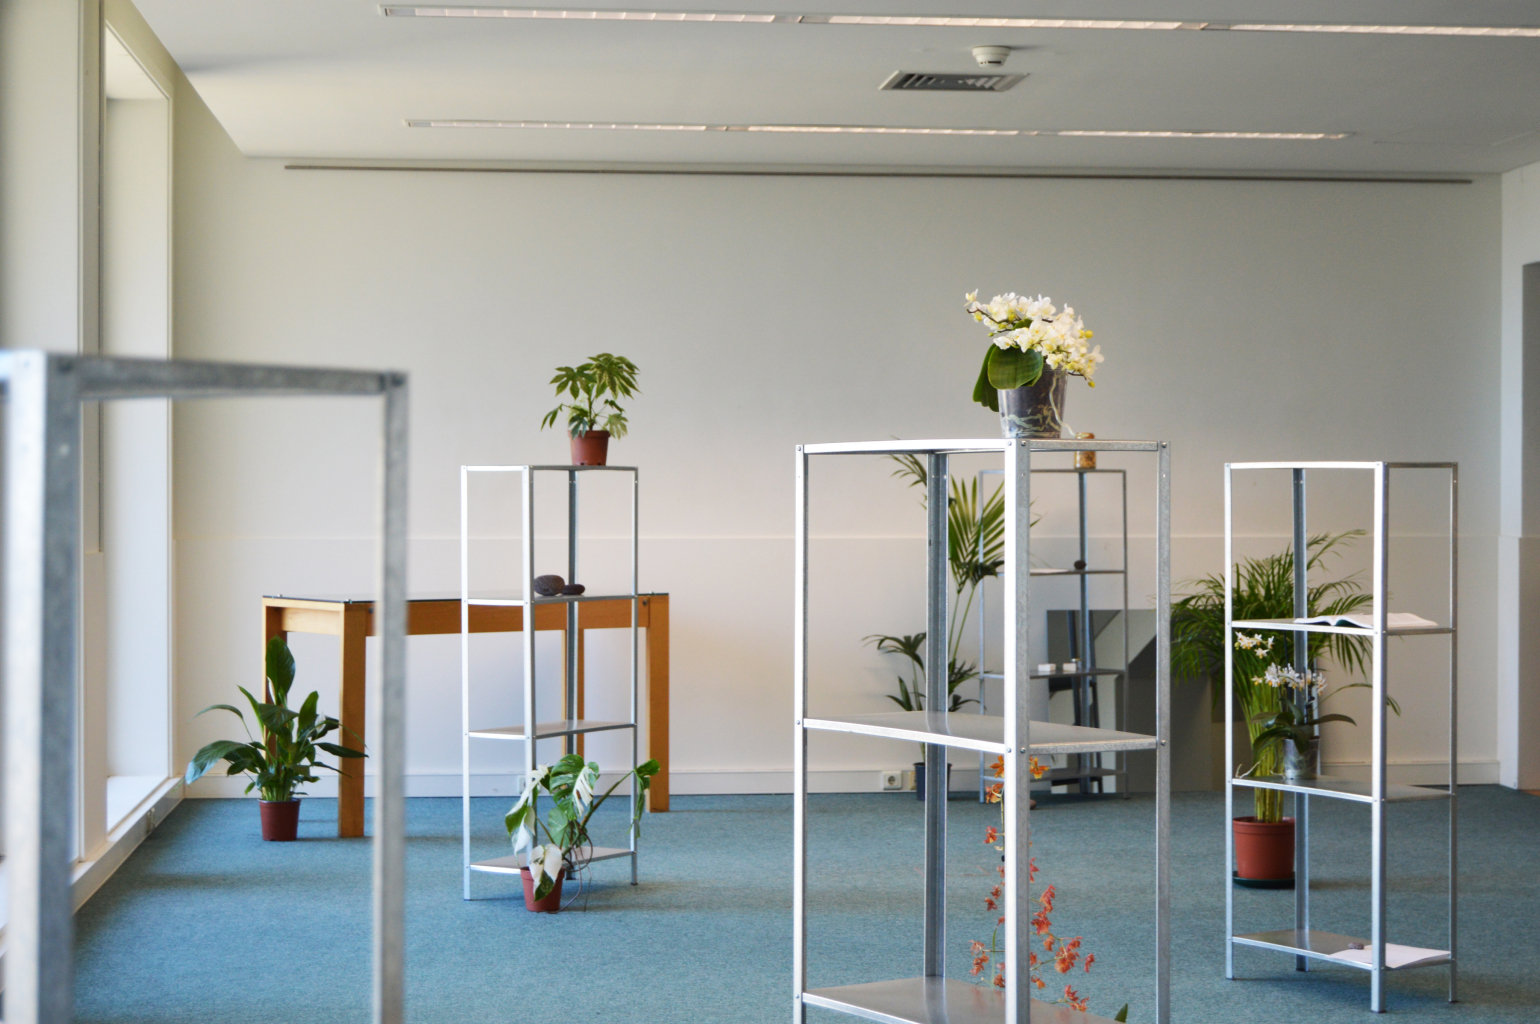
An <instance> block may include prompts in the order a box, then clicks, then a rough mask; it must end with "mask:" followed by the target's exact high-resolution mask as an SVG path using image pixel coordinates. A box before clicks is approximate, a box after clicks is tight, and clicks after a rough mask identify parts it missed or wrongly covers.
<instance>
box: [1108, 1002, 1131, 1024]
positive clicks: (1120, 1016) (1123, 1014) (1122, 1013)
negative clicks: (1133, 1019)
mask: <svg viewBox="0 0 1540 1024" xmlns="http://www.w3.org/2000/svg"><path fill="white" fill-rule="evenodd" d="M1112 1019H1113V1020H1117V1021H1125V1022H1126V1021H1127V1020H1128V1004H1127V1003H1124V1004H1123V1008H1122V1009H1121V1010H1119V1011H1118V1012H1117V1015H1116V1016H1115V1017H1113V1018H1112Z"/></svg>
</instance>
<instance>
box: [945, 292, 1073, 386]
mask: <svg viewBox="0 0 1540 1024" xmlns="http://www.w3.org/2000/svg"><path fill="white" fill-rule="evenodd" d="M964 298H965V299H966V300H967V303H968V304H967V306H966V311H967V312H968V313H969V314H970V315H971V316H972V317H973V319H974V320H976V321H978V322H980V323H983V322H984V321H985V320H988V321H989V327H990V340H991V341H993V342H994V343H995V344H996V345H997V346H999V347H1000V348H1002V349H1005V348H1018V349H1021V350H1022V351H1023V352H1034V351H1035V352H1037V353H1039V354H1040V355H1042V357H1043V363H1044V365H1045V366H1047V367H1048V368H1049V369H1053V370H1064V371H1066V372H1068V373H1072V374H1076V375H1078V376H1081V377H1084V378H1086V381H1087V382H1088V383H1090V384H1091V386H1092V387H1095V382H1094V381H1092V380H1091V376H1092V375H1093V374H1094V373H1095V372H1096V367H1097V366H1098V365H1099V364H1100V363H1102V362H1103V359H1104V357H1103V356H1102V353H1101V346H1100V345H1098V346H1096V348H1094V349H1090V348H1088V347H1087V345H1086V342H1088V341H1089V340H1090V338H1091V332H1090V331H1088V330H1086V329H1085V322H1084V321H1083V320H1081V319H1080V317H1078V316H1076V315H1075V309H1074V307H1073V306H1065V307H1064V311H1063V312H1062V313H1061V312H1059V311H1058V309H1057V308H1056V307H1055V306H1054V304H1053V300H1052V299H1050V298H1048V297H1047V296H1045V295H1039V296H1038V297H1037V298H1035V299H1030V298H1027V297H1026V296H1024V295H1017V294H1016V293H1015V292H1006V293H1005V294H1003V295H996V296H995V297H994V298H992V299H990V300H989V302H988V303H981V302H979V301H978V292H976V291H972V292H969V293H968V294H967V295H965V296H964Z"/></svg>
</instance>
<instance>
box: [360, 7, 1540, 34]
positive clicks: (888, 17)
mask: <svg viewBox="0 0 1540 1024" xmlns="http://www.w3.org/2000/svg"><path fill="white" fill-rule="evenodd" d="M380 13H381V14H382V15H384V16H385V17H387V18H518V19H539V20H553V21H661V22H723V23H726V24H755V25H764V24H770V23H772V22H783V23H790V24H798V25H865V26H893V27H910V28H1029V29H1111V30H1132V31H1151V32H1177V31H1210V32H1216V31H1217V32H1297V33H1313V34H1318V35H1387V36H1455V37H1467V38H1487V39H1493V38H1497V39H1505V38H1506V39H1514V38H1517V39H1540V26H1534V25H1350V24H1332V23H1288V22H1224V21H1172V20H1164V21H1153V20H1142V19H1131V18H1003V17H987V16H982V15H978V16H973V15H952V14H768V13H763V12H761V13H745V12H742V11H648V10H614V9H609V10H594V9H588V10H567V9H562V8H540V7H497V6H490V5H489V6H484V7H483V6H431V7H430V6H422V5H417V4H382V5H380Z"/></svg>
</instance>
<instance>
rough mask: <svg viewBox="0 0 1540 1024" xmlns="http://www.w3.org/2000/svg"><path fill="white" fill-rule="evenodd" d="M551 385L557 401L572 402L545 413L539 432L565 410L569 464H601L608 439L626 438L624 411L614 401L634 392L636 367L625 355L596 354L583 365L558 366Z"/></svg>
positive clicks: (629, 395)
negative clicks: (569, 449) (571, 399)
mask: <svg viewBox="0 0 1540 1024" xmlns="http://www.w3.org/2000/svg"><path fill="white" fill-rule="evenodd" d="M551 383H552V384H555V385H556V397H557V398H561V397H562V396H563V395H568V396H570V397H571V398H573V399H574V401H572V402H570V403H569V402H563V403H562V404H560V405H558V406H557V407H556V408H554V409H552V410H551V411H550V412H548V413H546V414H545V418H544V419H543V420H541V421H540V429H541V430H544V429H546V428H547V427H550V426H553V425H555V423H556V421H557V419H559V418H560V417H561V414H562V413H563V412H564V411H565V412H566V414H567V435H568V437H569V438H570V439H571V445H572V464H573V465H574V466H602V465H604V464H605V459H606V458H607V457H608V454H609V447H610V438H612V437H613V438H616V439H617V440H618V439H619V438H622V437H624V436H625V435H626V427H627V423H626V411H625V410H624V409H622V408H621V407H620V406H619V405H618V404H617V403H616V401H615V400H616V399H617V398H630V397H632V396H633V395H635V394H636V393H637V387H636V364H635V363H633V362H632V361H631V360H629V359H627V358H626V357H625V356H615V355H611V354H610V353H608V352H600V353H599V354H598V355H596V356H590V357H589V358H588V362H586V363H579V364H578V365H577V366H558V367H557V368H556V376H554V377H552V378H551Z"/></svg>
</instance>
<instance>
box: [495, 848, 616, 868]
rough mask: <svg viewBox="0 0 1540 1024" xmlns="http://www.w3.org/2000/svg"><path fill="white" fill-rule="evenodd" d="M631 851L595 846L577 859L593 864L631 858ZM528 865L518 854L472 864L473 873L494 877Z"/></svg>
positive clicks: (522, 856)
mask: <svg viewBox="0 0 1540 1024" xmlns="http://www.w3.org/2000/svg"><path fill="white" fill-rule="evenodd" d="M629 856H631V851H630V850H625V849H618V848H616V847H613V846H595V847H593V848H592V849H591V850H589V851H587V855H586V856H579V857H577V858H576V859H577V862H578V863H579V864H591V863H593V862H594V861H600V860H613V859H615V858H616V857H629ZM527 863H528V855H527V854H523V853H516V854H514V855H513V856H512V857H494V858H493V859H491V860H478V861H472V862H471V870H472V871H485V872H487V873H489V874H493V875H516V874H518V873H519V871H520V870H521V869H522V868H523V867H524V866H525V865H526V864H527Z"/></svg>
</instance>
